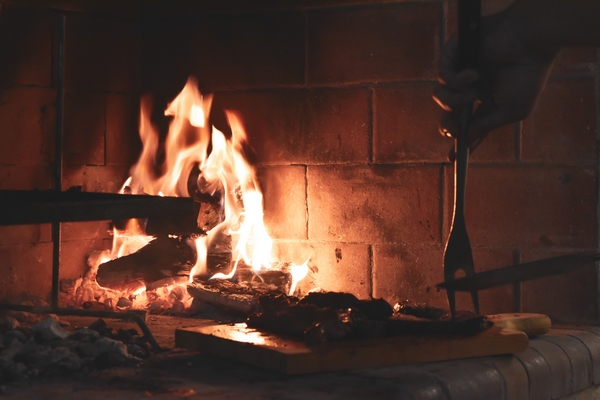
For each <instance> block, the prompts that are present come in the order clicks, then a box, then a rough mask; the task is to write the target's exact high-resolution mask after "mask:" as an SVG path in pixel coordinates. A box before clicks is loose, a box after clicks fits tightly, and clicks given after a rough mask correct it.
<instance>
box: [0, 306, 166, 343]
mask: <svg viewBox="0 0 600 400" xmlns="http://www.w3.org/2000/svg"><path fill="white" fill-rule="evenodd" d="M0 310H12V311H25V312H30V313H32V314H56V315H72V316H79V317H94V318H112V319H120V320H124V321H131V322H135V323H137V324H138V326H139V327H140V329H141V330H142V332H143V333H144V337H145V338H146V340H148V343H150V345H151V346H152V348H153V349H154V350H156V351H160V350H161V348H160V346H159V344H158V342H157V341H156V339H154V336H153V335H152V332H151V331H150V328H148V325H146V322H145V321H144V318H143V317H142V316H145V315H146V312H144V311H141V312H140V311H129V312H115V311H102V310H84V309H81V308H60V307H38V306H26V305H22V304H6V303H0Z"/></svg>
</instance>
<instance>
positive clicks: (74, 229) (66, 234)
mask: <svg viewBox="0 0 600 400" xmlns="http://www.w3.org/2000/svg"><path fill="white" fill-rule="evenodd" d="M109 226H110V221H82V222H63V223H62V225H61V239H62V240H63V241H77V240H83V239H102V238H108V237H109V233H108V231H109Z"/></svg>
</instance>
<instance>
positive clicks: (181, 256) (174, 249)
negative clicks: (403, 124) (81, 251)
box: [96, 237, 196, 290]
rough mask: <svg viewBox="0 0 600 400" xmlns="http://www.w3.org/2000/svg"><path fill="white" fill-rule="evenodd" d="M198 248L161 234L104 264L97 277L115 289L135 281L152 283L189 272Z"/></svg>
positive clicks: (100, 283)
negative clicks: (194, 248) (142, 245)
mask: <svg viewBox="0 0 600 400" xmlns="http://www.w3.org/2000/svg"><path fill="white" fill-rule="evenodd" d="M195 259H196V255H195V252H194V251H193V250H192V249H191V248H190V247H189V246H188V245H187V244H186V243H185V242H183V241H181V240H179V239H173V238H167V237H159V238H157V239H155V240H153V241H152V242H150V243H149V244H148V245H147V246H145V247H143V248H141V249H140V250H139V251H137V252H136V253H133V254H130V255H128V256H125V257H121V258H117V259H115V260H112V261H108V262H106V263H104V264H101V265H100V267H99V268H98V275H97V277H96V279H97V282H98V284H99V285H100V286H102V287H105V288H110V289H115V290H122V289H123V288H126V287H130V286H131V285H132V284H133V283H134V282H141V283H143V284H145V285H149V284H151V283H152V282H156V281H159V280H161V279H164V278H168V277H175V276H181V275H189V271H190V269H191V267H192V266H193V265H194V263H195Z"/></svg>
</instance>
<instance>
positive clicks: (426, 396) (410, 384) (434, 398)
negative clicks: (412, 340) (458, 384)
mask: <svg viewBox="0 0 600 400" xmlns="http://www.w3.org/2000/svg"><path fill="white" fill-rule="evenodd" d="M354 374H356V375H359V376H370V377H374V378H379V379H387V380H391V381H393V382H395V383H396V384H398V385H400V386H401V388H402V389H403V390H405V391H407V392H408V393H410V395H411V396H412V397H411V398H413V399H415V400H449V398H448V397H447V395H446V392H445V391H444V388H443V386H442V385H441V384H440V382H439V380H438V379H436V376H435V375H434V374H431V373H429V372H426V371H423V370H421V369H419V368H418V367H415V366H404V365H402V366H393V367H385V368H370V369H365V370H358V371H355V372H354Z"/></svg>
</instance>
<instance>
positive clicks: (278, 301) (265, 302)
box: [256, 293, 298, 311]
mask: <svg viewBox="0 0 600 400" xmlns="http://www.w3.org/2000/svg"><path fill="white" fill-rule="evenodd" d="M256 301H257V302H258V305H259V306H260V308H261V310H263V311H276V310H278V309H281V308H284V307H289V306H291V305H294V304H296V303H297V302H298V298H297V297H293V296H286V295H285V294H283V293H269V294H264V295H261V296H259V297H258V299H257V300H256Z"/></svg>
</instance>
